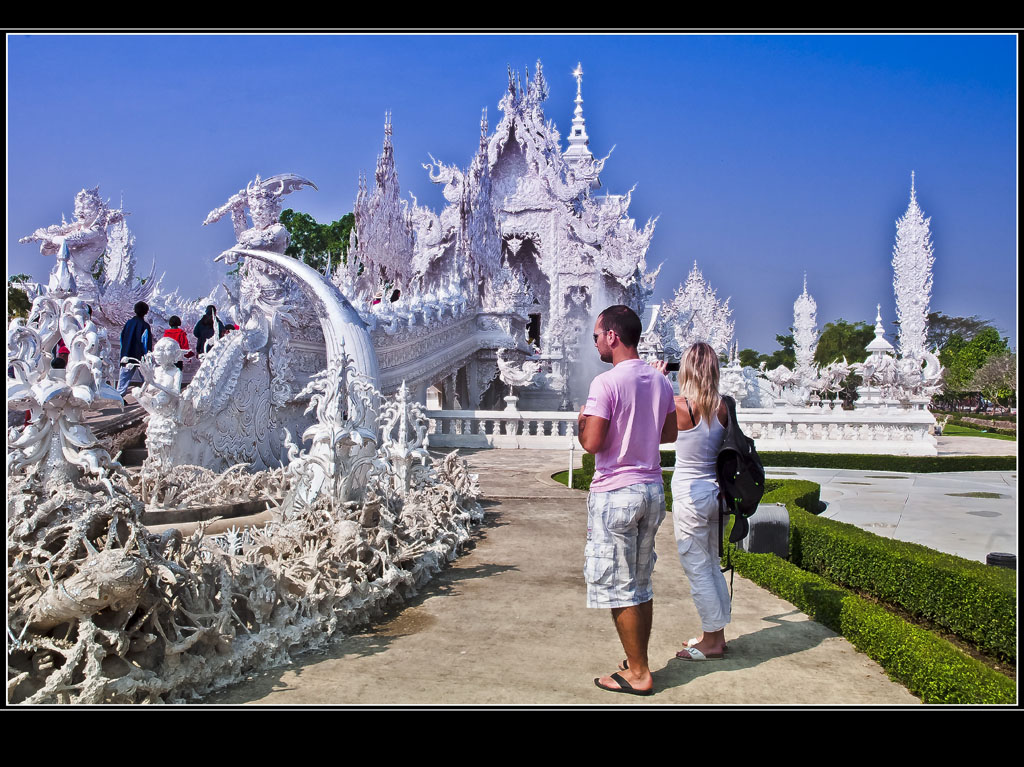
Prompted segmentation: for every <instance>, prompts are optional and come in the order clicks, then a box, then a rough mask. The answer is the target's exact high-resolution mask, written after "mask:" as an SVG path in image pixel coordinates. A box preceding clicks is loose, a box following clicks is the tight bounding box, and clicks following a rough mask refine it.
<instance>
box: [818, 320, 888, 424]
mask: <svg viewBox="0 0 1024 767" xmlns="http://www.w3.org/2000/svg"><path fill="white" fill-rule="evenodd" d="M874 337H875V326H874V325H872V324H869V323H867V322H853V323H850V322H847V321H846V320H844V319H842V318H840V319H838V320H836V321H835V322H827V323H825V327H824V329H823V330H822V331H821V335H820V336H818V348H817V349H816V350H815V352H814V362H815V364H817V365H818V366H819V367H824V366H825V365H831V364H832V363H833V362H836V361H837V360H842V359H843V357H845V358H846V361H847V362H863V361H864V360H866V359H867V358H868V351H867V349H866V348H865V347H866V346H867V345H868V344H869V343H871V339H873V338H874ZM862 383H863V381H862V380H861V377H860V376H859V375H857V374H856V373H850V375H848V376H847V377H846V378H845V379H843V388H842V390H841V391H840V392H839V398H840V399H842V400H843V402H845V403H846V404H847V405H852V404H853V401H854V400H855V399H857V387H858V386H860V385H861V384H862Z"/></svg>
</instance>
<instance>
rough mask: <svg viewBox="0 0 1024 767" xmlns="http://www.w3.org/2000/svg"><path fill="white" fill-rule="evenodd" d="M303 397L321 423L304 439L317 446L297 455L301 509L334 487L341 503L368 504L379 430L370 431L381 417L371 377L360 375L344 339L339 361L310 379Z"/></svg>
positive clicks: (293, 461)
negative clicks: (365, 486) (367, 482)
mask: <svg viewBox="0 0 1024 767" xmlns="http://www.w3.org/2000/svg"><path fill="white" fill-rule="evenodd" d="M299 396H300V398H303V397H308V398H309V407H307V408H306V412H307V413H308V412H309V411H310V410H313V409H315V410H316V422H315V423H314V424H313V425H312V426H310V427H309V428H308V429H306V431H305V432H304V433H303V434H302V441H303V442H307V441H311V442H312V445H311V447H310V450H309V452H308V453H307V454H305V455H302V456H299V455H297V452H294V451H293V454H292V455H291V456H290V461H289V465H288V472H289V473H290V474H293V475H295V476H296V477H298V478H299V482H298V483H297V484H296V501H295V505H296V507H297V508H305V507H308V506H310V505H311V504H312V503H313V502H314V501H315V500H316V498H317V497H318V496H319V495H320V494H321V492H323V491H324V490H326V489H327V487H328V486H329V492H330V496H331V497H332V498H334V499H335V501H336V502H337V503H344V502H346V501H348V500H354V499H362V497H363V494H362V483H363V480H364V479H365V472H366V469H368V468H369V465H370V464H371V463H372V461H373V460H374V459H373V448H374V447H375V446H376V444H377V436H376V431H375V430H374V429H372V428H369V424H371V423H372V422H373V421H374V418H375V414H376V410H375V408H376V399H377V393H376V390H375V389H374V387H373V384H372V382H371V381H370V380H369V378H368V377H367V376H366V375H365V374H363V373H360V372H359V371H357V370H356V369H355V368H354V366H353V361H352V358H351V357H350V356H349V355H347V354H346V353H345V342H344V339H342V341H341V350H340V354H339V356H338V357H337V358H333V359H332V360H331V364H330V366H329V367H328V369H327V370H325V371H323V372H322V373H319V374H317V375H315V376H313V378H312V379H311V380H310V382H309V383H308V384H306V387H305V388H304V389H303V391H302V392H301V393H300V395H299Z"/></svg>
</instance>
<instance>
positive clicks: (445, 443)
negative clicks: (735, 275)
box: [427, 408, 938, 455]
mask: <svg viewBox="0 0 1024 767" xmlns="http://www.w3.org/2000/svg"><path fill="white" fill-rule="evenodd" d="M737 415H738V416H739V421H740V427H741V428H742V429H743V432H744V433H745V434H746V435H747V436H748V437H751V438H753V439H754V441H755V442H756V444H757V449H758V450H763V451H768V450H783V451H795V452H808V453H874V454H884V455H936V454H937V452H938V451H937V449H936V440H935V437H933V436H931V434H929V431H930V427H933V426H934V425H935V419H934V418H933V417H932V414H931V413H929V412H928V411H926V410H924V411H922V410H904V409H900V408H891V409H864V410H852V411H846V410H840V409H838V408H837V409H835V410H831V409H829V408H793V409H790V410H774V409H773V410H767V409H765V410H761V409H757V410H754V409H749V410H740V411H739V412H738V413H737ZM427 417H428V418H429V419H430V431H429V438H430V445H431V447H503V448H535V449H542V450H544V449H546V450H566V449H568V448H569V445H570V443H571V442H572V441H573V440H574V439H575V436H576V413H572V412H560V411H554V410H550V411H525V410H511V411H510V410H428V411H427ZM574 444H575V445H576V447H577V448H578V447H579V443H574ZM662 449H672V445H664V446H663V448H662Z"/></svg>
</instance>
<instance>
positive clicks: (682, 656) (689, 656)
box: [676, 647, 725, 660]
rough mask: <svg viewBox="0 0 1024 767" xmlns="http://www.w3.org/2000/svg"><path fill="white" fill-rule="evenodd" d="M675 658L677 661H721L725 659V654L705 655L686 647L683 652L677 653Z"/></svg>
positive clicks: (695, 649)
mask: <svg viewBox="0 0 1024 767" xmlns="http://www.w3.org/2000/svg"><path fill="white" fill-rule="evenodd" d="M676 657H677V658H678V659H679V660H722V659H724V658H725V654H724V653H717V654H708V655H705V654H704V653H702V652H701V651H700V650H698V649H697V648H696V647H687V648H686V649H685V650H680V651H679V652H677V653H676Z"/></svg>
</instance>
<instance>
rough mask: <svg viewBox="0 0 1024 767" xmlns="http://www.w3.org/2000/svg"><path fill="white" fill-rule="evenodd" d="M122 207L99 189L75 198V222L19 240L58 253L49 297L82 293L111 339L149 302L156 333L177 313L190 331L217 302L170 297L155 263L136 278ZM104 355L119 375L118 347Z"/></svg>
mask: <svg viewBox="0 0 1024 767" xmlns="http://www.w3.org/2000/svg"><path fill="white" fill-rule="evenodd" d="M127 215H128V214H127V213H126V212H125V211H124V210H122V209H120V208H119V209H116V210H113V209H110V208H109V207H108V206H107V205H106V203H104V202H103V201H102V199H101V198H100V196H99V188H98V187H96V188H93V189H83V190H82V191H81V192H79V193H78V194H77V195H76V197H75V216H76V220H75V221H74V222H72V223H70V224H68V223H65V222H62V223H61V224H59V225H54V226H50V227H46V228H45V229H39V230H37V231H36V232H35V233H34V234H32V235H30V236H28V237H23V238H22V239H21V240H20V242H23V243H28V242H40V243H41V245H40V252H41V253H43V254H44V255H52V254H54V253H57V264H56V265H55V267H54V269H53V271H52V273H51V275H50V285H49V294H50V295H51V296H55V295H56V294H57V292H61V293H62V295H64V296H67V295H71V294H74V295H77V296H78V297H79V298H82V299H83V300H84V301H85V302H86V303H87V304H88V305H89V307H90V309H91V310H92V319H93V322H95V323H96V325H97V326H98V327H99V328H100V329H101V330H103V331H105V332H106V334H107V336H108V337H109V338H117V337H118V336H119V334H120V333H121V329H122V328H123V327H124V324H125V322H127V321H128V320H129V319H130V318H131V317H133V316H134V310H133V307H134V306H135V304H136V303H138V302H139V301H145V302H146V303H147V304H149V323H150V324H151V325H152V326H153V331H154V333H156V334H157V335H160V333H162V332H163V330H164V329H165V328H166V327H167V319H168V318H169V317H171V316H172V315H175V314H176V315H178V316H179V317H181V318H182V326H183V327H186V328H191V327H192V326H193V325H194V324H195V323H196V321H197V320H198V319H199V317H200V316H202V314H203V311H204V309H205V307H206V305H207V304H210V303H217V302H218V300H217V298H215V297H214V296H213V294H211V296H209V297H206V298H201V299H199V300H190V299H185V298H182V297H181V296H179V295H178V292H177V291H176V290H175V291H173V292H171V293H166V292H165V291H164V289H163V284H162V281H163V276H162V275H161V276H157V274H156V262H155V261H154V262H153V264H152V265H151V267H150V270H149V274H148V275H146V276H145V277H141V278H140V277H139V276H137V274H136V267H137V264H136V257H135V236H134V235H133V234H132V233H131V231H130V229H129V228H128V223H127V219H126V216H127ZM62 247H63V248H65V249H67V254H66V257H67V258H68V260H69V263H68V265H62V256H61V254H60V249H61V248H62ZM110 349H111V350H110V352H109V353H105V354H104V356H103V359H104V365H105V366H106V368H107V375H108V376H109V377H111V378H113V377H114V376H116V370H117V363H118V360H117V358H116V355H117V351H118V350H117V349H116V348H113V346H111V347H110Z"/></svg>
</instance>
